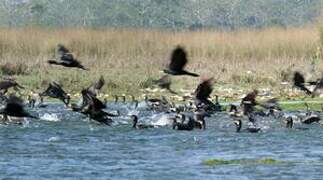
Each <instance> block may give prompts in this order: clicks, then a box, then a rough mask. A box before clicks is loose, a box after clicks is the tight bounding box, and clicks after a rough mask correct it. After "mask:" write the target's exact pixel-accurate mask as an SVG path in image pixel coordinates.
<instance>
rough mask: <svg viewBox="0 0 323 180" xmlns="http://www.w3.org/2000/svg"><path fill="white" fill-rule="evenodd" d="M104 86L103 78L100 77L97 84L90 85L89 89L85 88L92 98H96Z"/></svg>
mask: <svg viewBox="0 0 323 180" xmlns="http://www.w3.org/2000/svg"><path fill="white" fill-rule="evenodd" d="M104 84H105V81H104V78H103V76H101V77H100V79H99V81H98V82H96V83H94V84H92V85H91V86H90V87H88V88H87V91H88V92H89V93H90V94H92V95H93V96H97V95H98V93H99V92H100V90H101V89H102V87H103V86H104Z"/></svg>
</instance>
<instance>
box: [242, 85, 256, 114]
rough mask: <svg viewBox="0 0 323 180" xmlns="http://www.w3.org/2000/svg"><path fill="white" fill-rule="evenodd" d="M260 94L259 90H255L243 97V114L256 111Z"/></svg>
mask: <svg viewBox="0 0 323 180" xmlns="http://www.w3.org/2000/svg"><path fill="white" fill-rule="evenodd" d="M257 95H258V90H253V91H252V92H250V93H248V94H247V95H246V96H245V97H244V98H242V101H241V105H242V108H243V114H244V115H248V114H250V113H253V112H254V111H255V106H256V105H257V104H258V102H257V101H256V97H257Z"/></svg>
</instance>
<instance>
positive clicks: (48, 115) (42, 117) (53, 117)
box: [40, 113, 61, 122]
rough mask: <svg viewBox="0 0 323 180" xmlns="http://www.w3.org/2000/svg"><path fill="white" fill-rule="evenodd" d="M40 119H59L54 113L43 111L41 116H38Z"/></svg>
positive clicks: (53, 120)
mask: <svg viewBox="0 0 323 180" xmlns="http://www.w3.org/2000/svg"><path fill="white" fill-rule="evenodd" d="M40 119H41V120H44V121H52V122H58V121H61V120H60V119H59V118H58V117H57V115H56V114H49V113H45V114H44V115H43V116H41V117H40Z"/></svg>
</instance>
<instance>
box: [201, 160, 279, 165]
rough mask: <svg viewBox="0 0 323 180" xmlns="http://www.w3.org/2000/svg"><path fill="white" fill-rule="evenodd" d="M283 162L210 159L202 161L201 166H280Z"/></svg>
mask: <svg viewBox="0 0 323 180" xmlns="http://www.w3.org/2000/svg"><path fill="white" fill-rule="evenodd" d="M281 163H284V161H280V160H276V159H272V158H264V159H232V160H223V159H210V160H204V161H203V164H204V165H207V166H220V165H245V164H268V165H269V164H281Z"/></svg>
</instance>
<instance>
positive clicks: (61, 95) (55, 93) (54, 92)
mask: <svg viewBox="0 0 323 180" xmlns="http://www.w3.org/2000/svg"><path fill="white" fill-rule="evenodd" d="M39 96H41V97H42V96H49V97H51V98H56V99H59V100H61V101H63V103H64V104H65V105H68V104H69V102H70V96H68V95H67V93H66V92H65V91H64V90H63V88H62V87H61V86H60V85H59V84H58V83H56V82H51V83H50V84H49V86H48V88H47V89H46V90H45V91H44V92H43V93H40V94H39Z"/></svg>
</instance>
